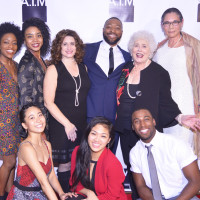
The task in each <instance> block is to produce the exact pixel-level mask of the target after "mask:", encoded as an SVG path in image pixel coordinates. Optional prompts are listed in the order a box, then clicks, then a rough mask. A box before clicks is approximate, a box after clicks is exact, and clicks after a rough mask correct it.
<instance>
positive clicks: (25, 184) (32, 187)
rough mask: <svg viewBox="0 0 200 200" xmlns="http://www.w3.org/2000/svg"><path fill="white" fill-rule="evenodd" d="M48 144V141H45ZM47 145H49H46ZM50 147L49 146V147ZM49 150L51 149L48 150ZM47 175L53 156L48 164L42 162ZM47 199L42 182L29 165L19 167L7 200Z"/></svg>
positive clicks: (50, 168)
mask: <svg viewBox="0 0 200 200" xmlns="http://www.w3.org/2000/svg"><path fill="white" fill-rule="evenodd" d="M45 144H46V143H45ZM46 146H47V145H46ZM47 149H48V147H47ZM48 151H49V150H48ZM40 164H41V166H42V168H43V169H44V171H45V173H46V175H47V176H49V174H50V173H51V170H52V164H51V158H50V155H49V159H48V161H47V163H46V164H44V163H43V162H40ZM12 199H13V200H47V197H46V195H45V194H44V192H43V191H42V188H41V186H40V183H39V182H38V180H37V178H36V177H35V175H34V174H33V172H32V171H31V169H30V168H29V166H28V165H24V166H20V165H18V167H17V177H16V180H15V181H14V185H13V186H12V188H11V191H10V192H9V194H8V197H7V200H12Z"/></svg>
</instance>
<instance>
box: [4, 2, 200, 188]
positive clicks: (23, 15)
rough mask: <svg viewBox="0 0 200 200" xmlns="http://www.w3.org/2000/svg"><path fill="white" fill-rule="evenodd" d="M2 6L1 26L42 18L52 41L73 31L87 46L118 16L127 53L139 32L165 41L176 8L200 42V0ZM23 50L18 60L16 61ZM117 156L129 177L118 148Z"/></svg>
mask: <svg viewBox="0 0 200 200" xmlns="http://www.w3.org/2000/svg"><path fill="white" fill-rule="evenodd" d="M0 5H1V6H0V23H2V22H6V21H9V22H14V23H15V24H18V25H19V26H20V27H21V25H22V22H23V21H24V20H26V19H28V18H30V17H39V18H41V19H43V20H44V21H45V22H46V23H47V24H48V26H49V28H50V30H51V38H52V39H54V37H55V35H56V33H57V32H58V31H60V30H62V29H72V30H75V31H76V32H77V33H78V34H79V35H80V37H81V38H82V40H83V41H84V42H85V43H88V42H96V41H99V40H102V28H103V25H104V22H105V21H106V19H108V18H109V17H112V16H115V17H118V18H120V19H121V20H122V22H123V36H122V39H121V41H120V46H121V47H122V48H123V49H125V50H127V43H128V41H129V38H130V36H131V35H132V34H133V32H135V31H138V30H148V31H150V32H152V33H153V34H154V36H155V38H156V41H157V42H159V41H161V40H162V39H164V34H163V32H162V29H161V26H160V18H161V15H162V13H163V12H164V11H165V10H166V9H167V8H170V7H176V8H178V9H179V10H180V11H181V12H182V14H183V17H184V26H183V31H185V32H187V33H189V34H191V35H193V36H194V37H196V38H198V39H200V0H190V1H188V0H164V1H161V0H6V1H5V0H0ZM24 49H25V48H22V50H21V52H20V53H19V54H18V55H17V56H16V57H15V60H16V61H17V62H18V61H19V60H20V58H21V57H22V55H23V54H24ZM117 157H118V158H119V160H120V161H121V163H122V165H123V167H124V172H125V174H126V171H127V169H126V166H125V165H124V163H123V159H122V156H121V151H120V148H119V146H118V149H117ZM1 163H2V162H1V161H0V165H1ZM125 186H126V189H129V188H128V187H129V186H128V185H125Z"/></svg>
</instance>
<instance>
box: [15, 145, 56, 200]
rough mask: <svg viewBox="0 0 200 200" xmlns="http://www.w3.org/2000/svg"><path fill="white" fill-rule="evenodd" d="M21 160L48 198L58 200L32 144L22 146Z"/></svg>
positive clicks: (20, 151)
mask: <svg viewBox="0 0 200 200" xmlns="http://www.w3.org/2000/svg"><path fill="white" fill-rule="evenodd" d="M20 159H21V160H22V161H23V162H24V163H25V164H27V165H28V166H29V168H30V169H31V171H32V172H33V174H34V175H35V176H36V178H37V180H38V182H39V183H40V185H41V188H42V190H43V192H44V193H45V195H46V196H47V198H48V199H49V200H57V199H58V198H57V196H56V194H55V192H54V190H53V189H52V187H51V185H50V184H49V181H48V178H47V175H46V173H45V172H44V170H43V168H42V166H41V164H40V162H39V161H38V158H37V154H36V152H35V149H34V148H33V146H32V145H31V144H30V143H24V144H22V145H21V146H20V150H19V161H20Z"/></svg>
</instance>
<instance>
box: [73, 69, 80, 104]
mask: <svg viewBox="0 0 200 200" xmlns="http://www.w3.org/2000/svg"><path fill="white" fill-rule="evenodd" d="M72 78H73V80H74V83H75V86H76V90H75V92H76V94H75V106H76V107H77V106H79V100H78V93H79V90H80V88H81V76H80V72H79V75H78V78H79V87H78V86H77V82H76V79H75V78H74V77H73V76H72Z"/></svg>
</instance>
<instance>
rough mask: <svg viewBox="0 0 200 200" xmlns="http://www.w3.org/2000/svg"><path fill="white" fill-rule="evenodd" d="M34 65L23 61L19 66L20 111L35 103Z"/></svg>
mask: <svg viewBox="0 0 200 200" xmlns="http://www.w3.org/2000/svg"><path fill="white" fill-rule="evenodd" d="M33 65H34V64H33V63H32V62H31V61H30V62H23V61H21V62H20V64H19V66H18V74H17V79H18V85H19V102H20V105H19V107H20V109H21V108H22V107H23V106H24V105H26V104H28V103H31V102H34V96H33V90H34V85H35V77H34V67H33Z"/></svg>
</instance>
